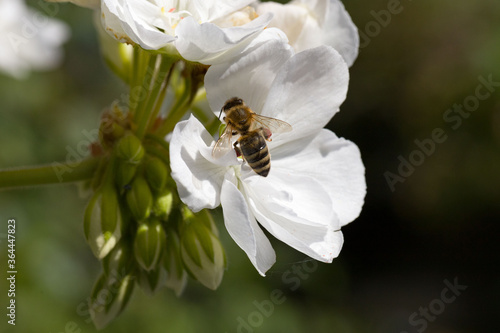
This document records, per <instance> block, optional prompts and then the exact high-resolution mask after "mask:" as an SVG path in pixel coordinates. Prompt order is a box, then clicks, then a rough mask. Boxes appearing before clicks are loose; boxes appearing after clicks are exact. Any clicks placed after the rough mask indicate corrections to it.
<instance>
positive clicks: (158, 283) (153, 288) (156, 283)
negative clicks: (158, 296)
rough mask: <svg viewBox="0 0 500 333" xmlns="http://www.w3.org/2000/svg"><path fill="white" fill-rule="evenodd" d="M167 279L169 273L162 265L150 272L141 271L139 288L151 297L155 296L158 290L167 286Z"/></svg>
mask: <svg viewBox="0 0 500 333" xmlns="http://www.w3.org/2000/svg"><path fill="white" fill-rule="evenodd" d="M166 279H167V271H166V270H165V268H163V267H162V266H161V265H157V266H156V267H155V268H154V269H152V270H150V271H145V270H143V269H141V270H140V273H139V279H138V282H139V286H141V289H142V290H144V291H145V292H146V293H148V294H149V295H154V294H155V293H156V292H157V291H158V290H160V289H161V287H163V286H164V285H165V280H166Z"/></svg>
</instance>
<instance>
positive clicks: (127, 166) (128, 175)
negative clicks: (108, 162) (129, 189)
mask: <svg viewBox="0 0 500 333" xmlns="http://www.w3.org/2000/svg"><path fill="white" fill-rule="evenodd" d="M136 171H137V164H132V163H129V162H122V163H118V165H117V167H116V178H115V179H116V184H117V185H118V187H119V188H123V187H124V186H125V185H128V184H130V182H131V181H132V179H133V178H134V176H135V172H136Z"/></svg>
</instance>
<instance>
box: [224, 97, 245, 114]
mask: <svg viewBox="0 0 500 333" xmlns="http://www.w3.org/2000/svg"><path fill="white" fill-rule="evenodd" d="M244 104H245V103H244V102H243V100H242V99H241V98H238V97H233V98H230V99H228V100H227V101H226V103H224V106H223V107H222V109H221V111H224V112H226V111H227V110H229V109H230V108H232V107H235V106H240V105H244Z"/></svg>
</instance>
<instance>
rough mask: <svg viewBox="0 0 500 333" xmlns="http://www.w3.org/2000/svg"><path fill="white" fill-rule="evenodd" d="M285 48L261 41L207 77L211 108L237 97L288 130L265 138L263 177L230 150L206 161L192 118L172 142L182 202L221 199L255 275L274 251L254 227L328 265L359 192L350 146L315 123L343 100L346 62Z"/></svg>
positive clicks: (205, 146)
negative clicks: (266, 159) (266, 150)
mask: <svg viewBox="0 0 500 333" xmlns="http://www.w3.org/2000/svg"><path fill="white" fill-rule="evenodd" d="M292 54H293V52H292V51H291V50H290V48H289V46H288V45H286V44H284V43H279V42H268V43H264V44H262V45H260V46H259V47H258V48H256V49H254V50H252V52H247V53H246V54H243V55H242V57H241V58H240V59H239V60H238V61H236V62H234V63H231V64H226V65H223V64H221V65H215V66H211V67H210V69H209V70H208V72H207V75H206V79H205V85H206V88H207V97H208V100H209V102H210V105H211V108H212V110H220V108H221V107H222V105H223V103H224V101H225V100H227V99H229V98H231V97H234V96H238V97H240V98H242V99H243V100H244V101H245V102H246V104H247V105H248V106H250V107H251V108H252V109H253V111H255V112H256V113H258V114H262V115H265V116H269V117H273V118H277V119H281V120H283V121H286V122H288V123H289V124H291V125H292V126H293V131H291V132H288V133H284V134H281V135H273V140H272V141H271V142H269V144H268V147H269V150H270V153H271V156H272V158H271V171H270V173H269V175H268V176H267V177H261V176H259V175H257V174H255V173H254V172H253V171H252V170H251V169H250V168H249V167H248V165H247V164H246V163H242V162H241V161H240V160H239V159H238V158H237V157H236V154H235V153H228V154H226V155H225V156H223V157H222V158H219V159H214V158H213V157H212V153H211V151H212V148H213V146H214V140H213V138H212V137H211V136H210V134H209V133H208V132H207V131H206V130H205V129H204V127H203V125H202V124H201V123H200V122H199V121H198V120H197V119H196V118H194V117H193V116H191V118H190V119H189V120H187V121H183V122H180V123H179V124H177V126H176V127H175V129H174V132H173V135H172V139H171V144H170V159H171V168H172V177H173V178H174V180H175V181H176V183H177V187H178V191H179V195H180V197H181V199H182V201H183V202H184V203H185V204H186V205H188V206H189V208H190V209H192V210H193V211H199V210H201V209H203V208H215V207H217V206H219V204H221V205H222V208H223V214H224V222H225V225H226V228H227V230H228V232H229V234H230V235H231V236H232V237H233V239H234V240H235V242H236V243H237V244H238V245H239V246H240V247H241V248H242V249H243V250H244V251H245V252H246V254H247V255H248V257H249V259H250V261H251V262H252V263H253V264H254V266H255V267H256V269H257V271H258V272H259V273H260V274H262V275H264V273H265V272H266V271H267V270H268V269H269V268H270V267H271V266H272V265H273V263H274V262H275V253H274V250H273V248H272V246H271V244H270V242H269V240H268V239H267V237H266V236H265V235H264V233H263V231H262V230H261V229H260V227H259V224H260V225H261V226H263V227H264V228H265V229H266V230H267V231H268V232H269V233H271V234H272V235H273V236H275V237H276V238H278V239H280V240H281V241H283V242H285V243H287V244H288V245H290V246H292V247H294V248H295V249H297V250H299V251H301V252H303V253H305V254H307V255H308V256H310V257H312V258H314V259H317V260H320V261H323V262H331V261H332V260H333V258H335V257H336V256H337V255H338V254H339V251H340V249H341V247H342V243H343V237H342V233H341V231H340V227H341V226H343V225H345V224H347V223H349V222H351V221H352V220H353V219H355V218H356V217H357V216H358V215H359V213H360V210H361V206H362V204H363V199H364V195H365V180H364V167H363V164H362V162H361V157H360V153H359V150H358V148H357V147H356V145H355V144H353V143H351V142H349V141H347V140H344V139H340V138H337V137H336V136H335V135H334V134H333V133H332V132H331V131H329V130H326V129H323V127H324V126H325V125H326V124H327V123H328V121H329V120H330V119H331V117H332V116H333V115H334V114H335V113H336V112H337V111H338V108H339V106H340V104H341V103H342V102H343V101H344V99H345V96H346V93H347V85H348V79H349V78H348V69H347V65H346V64H345V62H344V61H343V60H342V57H341V56H340V55H339V54H338V53H337V52H336V51H334V50H333V49H332V48H330V47H325V46H322V47H318V48H316V49H311V50H307V51H304V52H301V53H299V54H296V55H294V56H292ZM257 221H258V223H257Z"/></svg>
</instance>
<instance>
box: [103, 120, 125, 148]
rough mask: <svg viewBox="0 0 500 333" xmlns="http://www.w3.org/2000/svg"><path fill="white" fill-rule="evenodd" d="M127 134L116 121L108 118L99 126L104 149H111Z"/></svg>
mask: <svg viewBox="0 0 500 333" xmlns="http://www.w3.org/2000/svg"><path fill="white" fill-rule="evenodd" d="M124 134H125V128H124V127H123V126H122V125H120V124H118V123H116V119H113V118H112V117H106V118H105V119H103V121H101V124H100V126H99V140H100V142H101V144H102V146H103V147H106V148H109V147H111V146H112V145H113V143H114V142H115V141H116V140H117V139H118V138H121V137H122V136H123V135H124Z"/></svg>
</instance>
